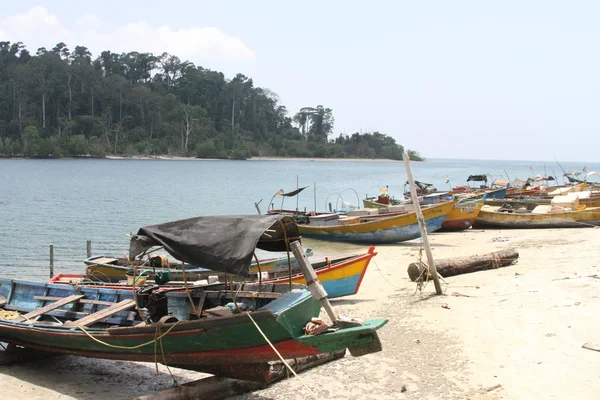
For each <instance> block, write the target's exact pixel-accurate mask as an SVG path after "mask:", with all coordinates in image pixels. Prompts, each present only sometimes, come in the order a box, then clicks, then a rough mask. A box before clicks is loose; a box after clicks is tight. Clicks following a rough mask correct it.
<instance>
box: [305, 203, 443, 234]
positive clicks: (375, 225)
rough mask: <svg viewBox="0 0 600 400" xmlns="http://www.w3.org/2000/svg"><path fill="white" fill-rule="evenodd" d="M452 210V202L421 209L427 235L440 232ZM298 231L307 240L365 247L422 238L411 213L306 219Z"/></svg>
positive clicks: (334, 215)
mask: <svg viewBox="0 0 600 400" xmlns="http://www.w3.org/2000/svg"><path fill="white" fill-rule="evenodd" d="M453 207H454V201H448V202H444V203H440V204H437V205H432V206H428V207H423V209H422V212H423V216H424V218H425V225H426V227H427V232H434V231H437V230H438V229H440V227H441V226H442V223H443V222H444V220H445V219H446V217H447V216H448V213H450V211H452V208H453ZM298 229H299V231H300V234H301V235H302V236H306V237H312V238H317V239H324V240H333V241H344V242H355V243H367V244H377V243H396V242H404V241H406V240H411V239H417V238H419V237H421V231H420V229H419V224H418V221H417V215H416V213H415V212H414V211H412V212H401V213H388V214H386V213H379V214H372V215H367V216H343V215H339V214H329V215H318V216H316V217H311V216H309V217H308V222H307V223H306V224H299V225H298Z"/></svg>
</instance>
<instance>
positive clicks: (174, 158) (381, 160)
mask: <svg viewBox="0 0 600 400" xmlns="http://www.w3.org/2000/svg"><path fill="white" fill-rule="evenodd" d="M2 159H6V160H166V161H316V162H319V161H323V162H336V161H337V162H374V163H401V162H402V160H392V159H389V158H319V157H250V158H245V159H244V158H201V157H192V156H190V157H186V156H169V155H160V156H122V155H117V156H114V155H106V156H104V157H91V156H81V157H61V158H56V157H23V156H15V157H12V156H11V157H6V156H0V160H2ZM424 161H425V160H423V161H413V160H411V162H424Z"/></svg>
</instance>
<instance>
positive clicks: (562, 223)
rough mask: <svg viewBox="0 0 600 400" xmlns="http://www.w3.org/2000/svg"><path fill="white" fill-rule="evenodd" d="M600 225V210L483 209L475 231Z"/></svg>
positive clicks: (550, 206) (562, 208) (554, 207)
mask: <svg viewBox="0 0 600 400" xmlns="http://www.w3.org/2000/svg"><path fill="white" fill-rule="evenodd" d="M599 225H600V207H590V208H585V209H570V208H564V207H557V206H552V205H551V204H550V205H537V206H535V207H534V208H533V209H526V208H520V209H519V208H517V209H514V208H512V207H511V208H508V207H505V206H488V205H485V206H483V207H482V209H481V211H480V212H479V216H478V217H477V219H476V220H475V224H474V227H475V228H521V229H523V228H569V227H572V228H581V227H590V226H599Z"/></svg>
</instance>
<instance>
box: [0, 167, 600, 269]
mask: <svg viewBox="0 0 600 400" xmlns="http://www.w3.org/2000/svg"><path fill="white" fill-rule="evenodd" d="M561 165H562V167H563V168H564V169H565V170H569V169H570V170H572V171H581V169H582V168H583V167H584V166H586V167H587V171H591V170H596V171H599V170H600V164H587V165H585V164H583V163H567V162H564V163H561ZM412 167H413V172H414V175H415V178H416V179H417V180H421V181H424V182H428V183H433V184H434V185H435V186H436V187H437V188H438V189H439V190H443V189H445V188H448V187H449V185H448V184H446V183H445V182H444V180H445V177H446V176H448V177H449V179H450V184H451V185H452V186H457V185H464V184H466V179H467V176H468V175H469V174H490V175H491V176H492V177H494V178H498V177H506V175H508V177H510V179H514V178H517V177H518V178H521V179H526V178H527V177H530V176H532V175H537V174H544V173H547V174H551V175H555V174H556V175H559V176H560V175H562V172H561V168H560V167H559V166H558V164H557V163H556V162H554V161H552V162H533V161H483V160H441V159H432V160H427V161H426V162H422V163H412ZM530 168H531V169H532V170H533V173H532V172H530ZM405 181H406V174H405V171H404V165H403V164H402V163H398V162H350V161H340V162H330V161H199V160H193V161H192V160H189V161H187V160H186V161H175V160H21V159H0V224H1V225H0V226H1V228H0V243H1V245H0V275H2V276H11V277H19V278H24V279H32V280H44V279H47V276H48V260H49V256H48V246H49V245H50V244H54V246H55V265H56V267H55V271H56V272H59V273H81V272H82V271H83V263H82V262H81V261H82V260H83V259H84V258H85V257H86V240H91V241H92V247H93V253H94V254H95V255H102V254H106V255H116V254H122V252H124V251H127V249H128V237H127V236H126V234H128V233H130V232H133V233H135V232H136V231H137V229H138V228H140V227H142V226H145V225H149V224H156V223H162V222H167V221H172V220H177V219H183V218H190V217H195V216H201V215H228V214H229V215H233V214H256V209H255V207H254V203H255V202H258V201H260V200H262V202H261V203H260V207H261V208H262V210H263V211H264V210H266V208H267V206H268V203H269V202H270V201H271V199H272V197H273V194H274V193H275V192H277V191H278V190H279V189H283V190H284V191H286V192H287V191H291V190H294V189H296V185H297V184H298V185H299V186H300V187H303V186H309V187H308V188H307V189H306V190H305V191H304V192H302V193H301V194H300V196H299V197H298V198H286V200H285V203H284V204H283V206H284V208H292V209H295V208H296V207H297V206H298V207H299V208H300V209H304V208H307V209H314V208H315V204H316V208H317V210H319V211H325V210H327V209H328V208H329V203H331V204H332V207H334V208H336V207H337V208H341V207H342V201H344V202H346V203H350V204H358V203H359V200H360V199H362V198H363V197H364V196H365V195H366V194H369V195H375V194H377V193H378V191H379V189H380V188H381V187H384V186H385V185H389V190H390V194H391V195H393V196H395V197H399V196H401V194H402V191H403V187H404V182H405ZM315 185H316V193H315V190H314V187H315ZM274 203H275V207H276V208H279V207H280V206H281V197H278V198H276V199H275V200H274ZM323 245H324V246H326V244H323ZM312 246H313V247H314V244H312Z"/></svg>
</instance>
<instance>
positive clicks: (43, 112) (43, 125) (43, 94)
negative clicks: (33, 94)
mask: <svg viewBox="0 0 600 400" xmlns="http://www.w3.org/2000/svg"><path fill="white" fill-rule="evenodd" d="M45 127H46V92H42V128H45Z"/></svg>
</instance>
